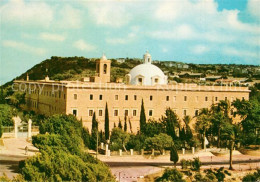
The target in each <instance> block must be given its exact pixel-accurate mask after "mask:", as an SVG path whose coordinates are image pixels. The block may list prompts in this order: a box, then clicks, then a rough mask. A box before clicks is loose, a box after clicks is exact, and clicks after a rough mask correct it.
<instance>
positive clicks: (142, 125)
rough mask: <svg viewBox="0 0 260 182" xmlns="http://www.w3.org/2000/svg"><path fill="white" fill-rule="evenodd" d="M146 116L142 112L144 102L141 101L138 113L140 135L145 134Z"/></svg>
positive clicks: (143, 111)
mask: <svg viewBox="0 0 260 182" xmlns="http://www.w3.org/2000/svg"><path fill="white" fill-rule="evenodd" d="M145 125H146V116H145V110H144V100H143V99H142V105H141V113H140V133H145Z"/></svg>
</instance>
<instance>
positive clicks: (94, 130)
mask: <svg viewBox="0 0 260 182" xmlns="http://www.w3.org/2000/svg"><path fill="white" fill-rule="evenodd" d="M97 135H98V122H97V120H96V113H95V112H94V114H93V117H92V128H91V149H96V147H97Z"/></svg>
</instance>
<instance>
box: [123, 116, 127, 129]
mask: <svg viewBox="0 0 260 182" xmlns="http://www.w3.org/2000/svg"><path fill="white" fill-rule="evenodd" d="M124 131H125V132H127V117H126V116H125V123H124Z"/></svg>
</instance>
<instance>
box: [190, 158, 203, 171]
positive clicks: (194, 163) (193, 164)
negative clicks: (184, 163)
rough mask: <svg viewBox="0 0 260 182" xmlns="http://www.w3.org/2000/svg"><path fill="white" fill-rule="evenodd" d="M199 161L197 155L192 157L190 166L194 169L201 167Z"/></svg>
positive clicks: (197, 169)
mask: <svg viewBox="0 0 260 182" xmlns="http://www.w3.org/2000/svg"><path fill="white" fill-rule="evenodd" d="M201 165H202V164H201V162H200V159H199V158H198V157H195V158H193V161H192V162H191V168H192V170H194V171H199V170H200V167H201Z"/></svg>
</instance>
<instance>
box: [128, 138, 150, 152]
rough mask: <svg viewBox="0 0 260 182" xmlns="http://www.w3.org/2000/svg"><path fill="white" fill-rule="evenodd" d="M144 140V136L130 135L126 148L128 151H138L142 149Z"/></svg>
mask: <svg viewBox="0 0 260 182" xmlns="http://www.w3.org/2000/svg"><path fill="white" fill-rule="evenodd" d="M145 139H146V136H145V135H142V134H140V135H133V134H132V135H130V139H129V141H128V142H127V145H126V148H127V149H128V150H129V149H134V150H136V151H140V150H141V149H144V147H145V146H144V141H145Z"/></svg>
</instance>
